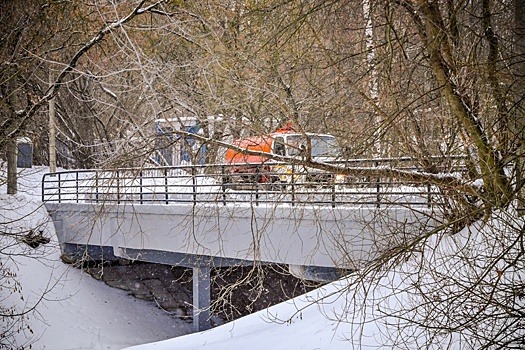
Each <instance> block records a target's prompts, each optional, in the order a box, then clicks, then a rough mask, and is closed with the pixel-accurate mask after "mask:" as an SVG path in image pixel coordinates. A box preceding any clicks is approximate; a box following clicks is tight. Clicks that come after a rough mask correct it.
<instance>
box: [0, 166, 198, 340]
mask: <svg viewBox="0 0 525 350" xmlns="http://www.w3.org/2000/svg"><path fill="white" fill-rule="evenodd" d="M45 170H46V169H45V168H37V169H26V170H25V171H24V172H23V173H22V177H21V179H20V183H19V194H17V195H14V196H12V195H6V194H5V193H6V189H5V187H2V188H0V191H1V193H2V194H1V195H0V229H1V231H2V232H8V233H22V234H25V233H27V232H29V230H31V229H33V230H34V231H35V232H38V231H39V230H42V231H43V234H44V236H47V237H50V238H51V242H50V243H48V244H45V245H40V246H39V247H37V248H36V249H34V248H31V247H29V246H28V245H26V244H24V243H19V242H18V241H16V240H15V238H13V237H6V236H3V237H2V238H0V240H1V242H0V244H1V246H2V248H3V249H2V251H1V254H2V256H0V259H1V260H2V262H3V263H4V265H9V266H10V267H11V270H12V271H13V272H15V273H16V275H17V277H16V279H17V280H18V281H19V283H20V287H21V292H20V293H18V292H16V293H12V294H11V293H9V291H8V290H6V289H3V290H1V291H0V298H1V300H2V305H3V306H4V307H8V306H15V307H16V309H17V310H18V311H23V310H29V309H31V308H32V307H33V306H35V305H36V307H35V309H34V310H33V311H31V312H30V313H29V314H28V317H27V319H26V320H25V321H24V322H25V324H26V325H27V326H26V327H23V331H22V332H20V333H18V334H17V336H16V340H17V343H18V344H19V345H24V344H28V343H30V342H32V348H33V349H52V350H61V349H64V350H65V349H121V348H123V347H126V346H132V345H136V344H143V343H146V342H152V341H157V340H162V339H168V338H172V337H176V336H179V335H182V334H187V333H189V332H190V331H191V325H189V324H188V323H186V322H183V321H180V320H178V319H176V318H174V317H171V316H169V315H167V314H166V313H164V312H163V311H162V310H160V309H159V308H157V307H156V305H155V304H154V303H150V302H145V301H142V300H137V299H135V298H134V297H132V296H129V295H127V294H126V292H124V291H121V290H118V289H113V288H111V287H108V286H107V285H105V284H104V283H103V282H100V281H97V280H95V279H93V278H92V277H91V276H90V275H88V274H86V273H83V272H82V271H81V270H79V269H77V268H74V267H71V266H69V265H65V264H64V263H62V261H61V260H60V249H59V247H58V242H57V241H56V238H55V236H54V228H53V225H52V224H51V223H49V222H48V220H49V218H48V215H47V212H46V210H45V208H43V207H42V203H41V202H40V199H39V197H38V196H39V193H40V179H41V174H42V173H43V172H44V171H45ZM8 254H9V256H11V257H12V260H10V259H8V258H7V256H8Z"/></svg>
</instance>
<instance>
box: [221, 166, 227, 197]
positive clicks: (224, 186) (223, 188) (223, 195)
mask: <svg viewBox="0 0 525 350" xmlns="http://www.w3.org/2000/svg"><path fill="white" fill-rule="evenodd" d="M225 178H226V170H225V166H224V165H222V166H221V184H222V186H221V187H222V205H226V184H225V183H224V179H225Z"/></svg>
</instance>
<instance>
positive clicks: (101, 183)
mask: <svg viewBox="0 0 525 350" xmlns="http://www.w3.org/2000/svg"><path fill="white" fill-rule="evenodd" d="M461 159H462V158H454V159H451V158H447V159H444V160H443V161H442V162H435V164H438V166H436V169H437V170H438V171H439V172H443V173H451V172H463V171H464V167H463V166H462V165H461ZM445 160H446V161H445ZM334 164H337V165H338V166H339V167H340V168H341V169H345V168H351V169H353V170H354V171H353V172H352V173H353V174H355V175H352V176H338V174H333V173H328V172H323V171H318V170H315V169H310V168H305V167H303V166H298V165H292V164H284V163H278V162H267V163H264V164H263V165H261V164H250V163H247V164H242V165H241V166H240V165H238V164H237V165H227V164H208V165H180V166H173V167H153V168H142V169H136V168H128V169H116V170H76V171H63V172H57V173H49V174H45V175H44V176H43V178H42V201H44V202H59V203H65V202H69V203H71V202H73V203H116V204H125V203H134V204H174V203H186V204H188V203H191V204H193V205H196V204H197V203H219V204H222V205H228V204H238V203H246V202H248V203H251V204H252V205H260V204H263V203H273V204H274V203H279V204H287V205H291V206H296V205H303V204H310V205H326V206H331V207H335V206H341V205H360V206H364V205H372V206H376V207H380V206H382V205H400V206H426V207H431V206H433V205H436V204H439V203H440V202H441V198H442V195H441V193H440V191H439V189H438V188H436V187H435V186H431V185H422V184H417V183H408V182H403V181H399V180H396V179H391V178H389V179H383V178H370V177H365V176H360V175H359V167H392V168H394V167H395V168H396V169H404V170H417V169H419V168H420V167H418V166H417V164H415V162H414V160H413V159H411V158H398V159H374V160H369V159H359V160H350V161H345V162H337V163H334Z"/></svg>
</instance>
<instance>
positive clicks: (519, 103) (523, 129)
mask: <svg viewBox="0 0 525 350" xmlns="http://www.w3.org/2000/svg"><path fill="white" fill-rule="evenodd" d="M514 36H515V41H514V43H515V44H514V57H515V62H514V64H513V66H514V67H515V68H514V69H515V71H514V77H515V79H516V84H515V86H516V92H515V96H516V97H515V98H516V104H515V110H514V113H513V114H514V118H512V119H513V120H514V122H513V123H511V128H512V130H511V131H512V134H513V135H512V136H513V140H515V144H516V188H517V190H518V210H519V212H520V214H522V215H523V214H525V186H524V184H525V159H524V158H525V135H524V133H525V101H524V99H525V0H514Z"/></svg>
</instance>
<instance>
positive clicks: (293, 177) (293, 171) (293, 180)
mask: <svg viewBox="0 0 525 350" xmlns="http://www.w3.org/2000/svg"><path fill="white" fill-rule="evenodd" d="M290 187H291V190H292V207H293V206H294V205H295V164H294V163H292V176H291V186H290Z"/></svg>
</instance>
